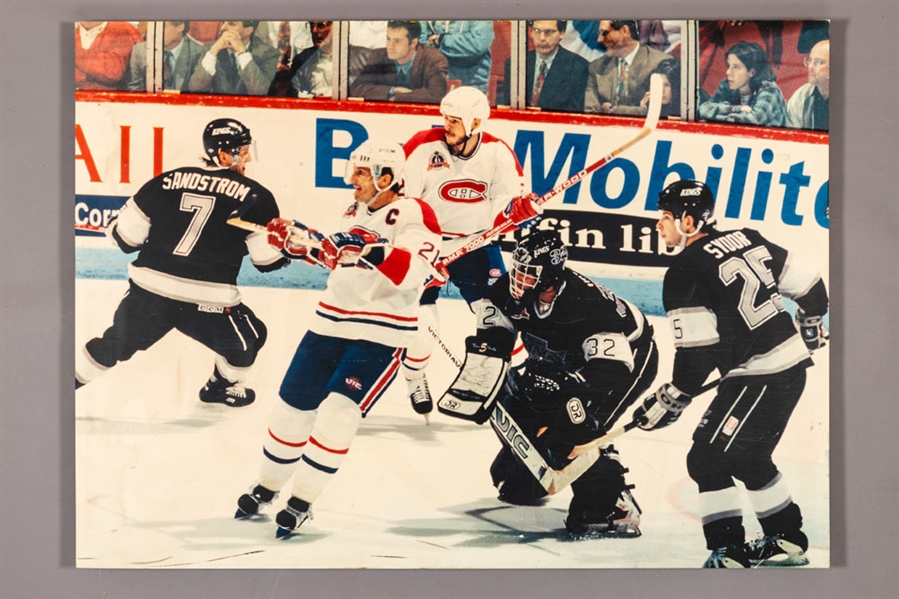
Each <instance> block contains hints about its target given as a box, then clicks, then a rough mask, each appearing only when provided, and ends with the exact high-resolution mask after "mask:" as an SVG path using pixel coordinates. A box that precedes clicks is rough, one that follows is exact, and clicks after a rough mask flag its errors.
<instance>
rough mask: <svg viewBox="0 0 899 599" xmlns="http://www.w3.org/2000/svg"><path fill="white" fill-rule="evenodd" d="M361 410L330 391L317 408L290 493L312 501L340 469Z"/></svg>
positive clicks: (354, 432) (344, 397)
mask: <svg viewBox="0 0 899 599" xmlns="http://www.w3.org/2000/svg"><path fill="white" fill-rule="evenodd" d="M361 421H362V412H361V411H360V410H359V406H358V405H356V404H355V403H354V402H353V401H352V400H351V399H350V398H348V397H346V396H344V395H340V394H338V393H331V394H330V395H328V397H326V398H325V401H323V402H322V404H321V405H320V406H319V407H318V416H317V417H316V419H315V426H313V428H312V434H311V435H310V436H309V443H308V444H307V446H306V451H305V453H304V454H303V457H302V460H301V461H300V465H299V466H298V467H297V472H296V476H295V477H294V479H293V493H292V494H293V496H294V497H299V498H300V499H302V500H304V501H306V502H308V503H313V502H314V501H315V500H316V499H317V498H318V496H319V495H320V494H321V492H322V490H323V489H324V488H325V485H327V484H328V482H329V481H330V480H331V477H332V476H333V475H334V474H335V473H336V472H337V470H338V469H339V468H340V465H341V464H342V463H343V460H344V459H345V458H346V455H347V452H349V449H350V443H352V441H353V438H354V437H355V436H356V431H357V430H358V429H359V423H360V422H361Z"/></svg>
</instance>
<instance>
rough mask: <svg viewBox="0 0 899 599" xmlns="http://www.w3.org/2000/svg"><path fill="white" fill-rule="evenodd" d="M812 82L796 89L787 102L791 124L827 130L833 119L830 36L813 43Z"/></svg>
mask: <svg viewBox="0 0 899 599" xmlns="http://www.w3.org/2000/svg"><path fill="white" fill-rule="evenodd" d="M805 66H806V68H807V69H808V83H806V84H804V85H802V86H801V87H800V88H799V89H797V90H796V91H795V92H793V95H792V96H791V97H790V101H789V102H787V125H788V126H790V127H796V128H800V129H818V130H822V131H827V130H828V128H829V120H830V40H823V41H820V42H818V43H817V44H815V45H814V46H813V47H812V50H811V53H810V54H809V55H808V56H806V57H805Z"/></svg>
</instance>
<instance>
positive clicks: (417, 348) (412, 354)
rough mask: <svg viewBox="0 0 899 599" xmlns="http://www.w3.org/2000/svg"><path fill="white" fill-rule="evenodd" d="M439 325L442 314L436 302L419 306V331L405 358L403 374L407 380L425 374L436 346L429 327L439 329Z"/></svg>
mask: <svg viewBox="0 0 899 599" xmlns="http://www.w3.org/2000/svg"><path fill="white" fill-rule="evenodd" d="M439 325H440V315H439V313H438V312H437V306H436V305H435V304H425V305H422V306H419V309H418V333H416V335H415V341H413V342H412V344H411V345H410V346H409V347H408V348H407V349H406V358H405V359H404V360H403V376H404V377H406V380H407V381H409V380H413V379H417V378H421V377H422V376H424V372H425V368H427V366H428V362H429V361H430V359H431V351H432V350H433V348H434V336H433V335H432V334H431V332H430V331H429V330H428V327H431V328H433V329H434V330H435V331H437V330H439Z"/></svg>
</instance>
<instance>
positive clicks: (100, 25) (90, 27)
mask: <svg viewBox="0 0 899 599" xmlns="http://www.w3.org/2000/svg"><path fill="white" fill-rule="evenodd" d="M141 41H143V38H142V37H141V35H140V32H138V30H137V28H136V27H135V26H134V25H132V24H131V23H127V22H124V21H78V22H77V23H75V89H95V90H123V89H127V83H128V77H127V75H128V63H129V61H130V60H131V50H132V48H134V45H135V44H137V43H139V42H141Z"/></svg>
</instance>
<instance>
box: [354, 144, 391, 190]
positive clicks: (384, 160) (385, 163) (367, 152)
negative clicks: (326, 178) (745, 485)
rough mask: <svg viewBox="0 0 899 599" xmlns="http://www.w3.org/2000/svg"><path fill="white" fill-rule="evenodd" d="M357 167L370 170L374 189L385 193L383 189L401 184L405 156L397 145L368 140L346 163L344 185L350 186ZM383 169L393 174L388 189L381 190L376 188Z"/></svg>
mask: <svg viewBox="0 0 899 599" xmlns="http://www.w3.org/2000/svg"><path fill="white" fill-rule="evenodd" d="M358 166H364V167H368V168H369V169H371V176H372V177H373V178H374V180H375V188H376V189H377V190H378V191H385V189H389V187H393V186H394V185H396V184H397V183H402V181H403V173H404V171H405V167H406V155H405V154H404V153H403V147H402V146H401V145H400V144H398V143H395V142H392V141H385V140H378V139H369V140H367V141H365V142H363V143H362V145H360V146H359V147H358V148H356V149H355V150H353V152H352V153H351V154H350V159H349V160H348V161H347V163H346V169H345V170H344V173H343V181H344V183H346V184H347V185H352V181H351V177H352V176H353V171H354V170H356V167H358ZM385 168H389V169H390V172H391V173H393V180H392V181H391V182H390V186H389V187H388V188H385V189H381V188H380V187H378V179H379V178H380V177H381V175H382V174H383V171H384V169H385Z"/></svg>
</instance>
